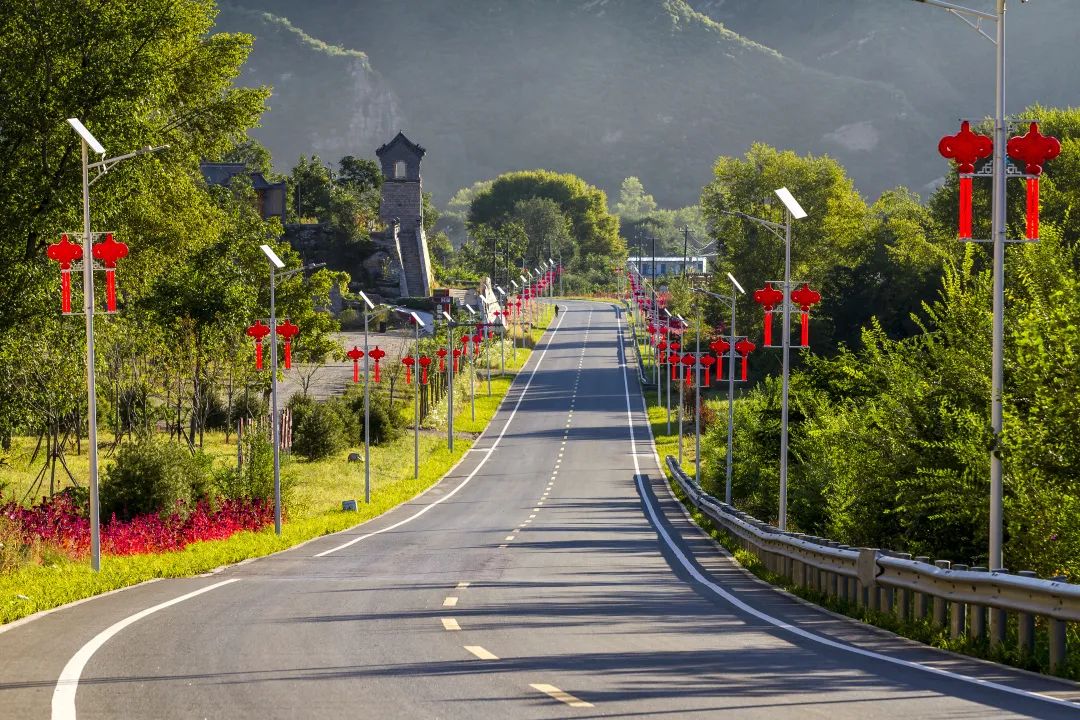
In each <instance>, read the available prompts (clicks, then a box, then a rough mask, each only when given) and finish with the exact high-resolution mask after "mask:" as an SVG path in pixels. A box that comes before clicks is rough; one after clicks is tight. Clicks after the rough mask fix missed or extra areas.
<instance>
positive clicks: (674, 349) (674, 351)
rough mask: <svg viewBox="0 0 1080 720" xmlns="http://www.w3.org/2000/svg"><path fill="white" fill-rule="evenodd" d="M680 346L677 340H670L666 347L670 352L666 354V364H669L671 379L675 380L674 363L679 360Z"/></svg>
mask: <svg viewBox="0 0 1080 720" xmlns="http://www.w3.org/2000/svg"><path fill="white" fill-rule="evenodd" d="M680 347H681V346H680V345H679V341H678V340H672V341H671V342H670V343H668V348H669V349H670V350H671V353H670V354H669V355H668V365H670V366H671V379H672V380H675V379H677V378H678V376H677V375H676V374H675V373H676V367H675V365H676V363H678V362H679V349H680Z"/></svg>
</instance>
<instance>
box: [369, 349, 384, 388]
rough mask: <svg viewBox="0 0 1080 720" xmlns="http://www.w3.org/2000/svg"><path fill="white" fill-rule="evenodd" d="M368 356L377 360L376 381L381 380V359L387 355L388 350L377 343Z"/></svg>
mask: <svg viewBox="0 0 1080 720" xmlns="http://www.w3.org/2000/svg"><path fill="white" fill-rule="evenodd" d="M368 357H369V358H371V359H372V360H374V361H375V382H379V361H380V360H382V359H383V358H384V357H386V351H385V350H381V349H379V346H378V345H376V346H375V349H374V350H372V351H371V352H369V353H368Z"/></svg>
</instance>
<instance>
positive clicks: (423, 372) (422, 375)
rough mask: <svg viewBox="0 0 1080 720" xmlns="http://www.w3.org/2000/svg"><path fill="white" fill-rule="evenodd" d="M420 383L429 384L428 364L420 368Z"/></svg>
mask: <svg viewBox="0 0 1080 720" xmlns="http://www.w3.org/2000/svg"><path fill="white" fill-rule="evenodd" d="M420 383H421V384H422V385H427V365H425V366H424V367H422V368H420Z"/></svg>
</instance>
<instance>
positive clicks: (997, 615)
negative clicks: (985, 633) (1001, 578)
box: [988, 568, 1009, 645]
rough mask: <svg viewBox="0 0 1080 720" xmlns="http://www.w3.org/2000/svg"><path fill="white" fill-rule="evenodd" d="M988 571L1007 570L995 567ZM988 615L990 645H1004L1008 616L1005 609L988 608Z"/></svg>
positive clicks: (1001, 571)
mask: <svg viewBox="0 0 1080 720" xmlns="http://www.w3.org/2000/svg"><path fill="white" fill-rule="evenodd" d="M990 572H996V573H1007V572H1009V571H1008V570H1006V569H1005V568H995V569H992V570H991V571H990ZM988 614H989V616H990V644H991V645H1004V644H1005V626H1006V624H1007V623H1008V618H1007V617H1006V615H1005V611H1004V610H1002V609H1001V608H994V607H992V608H990V609H989V611H988Z"/></svg>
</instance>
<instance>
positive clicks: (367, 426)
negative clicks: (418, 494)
mask: <svg viewBox="0 0 1080 720" xmlns="http://www.w3.org/2000/svg"><path fill="white" fill-rule="evenodd" d="M360 299H361V300H363V301H364V304H365V305H367V307H366V308H364V502H365V503H371V378H370V377H368V365H369V364H370V362H371V360H370V359H369V358H368V353H369V352H370V351H371V348H370V347H369V346H368V317H369V316H370V314H371V311H372V310H374V309H375V305H374V304H372V302H371V300H370V299H369V298H368V296H367V295H365V294H364V291H363V290H361V291H360Z"/></svg>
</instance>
